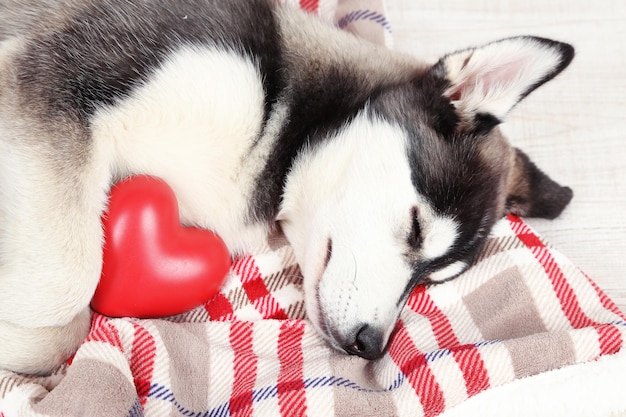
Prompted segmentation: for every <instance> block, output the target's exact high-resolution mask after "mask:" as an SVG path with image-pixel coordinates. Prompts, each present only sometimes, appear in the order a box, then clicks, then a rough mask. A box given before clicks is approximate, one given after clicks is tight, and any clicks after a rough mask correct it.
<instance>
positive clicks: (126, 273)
mask: <svg viewBox="0 0 626 417" xmlns="http://www.w3.org/2000/svg"><path fill="white" fill-rule="evenodd" d="M102 221H103V225H104V238H105V243H104V251H103V252H104V253H103V260H104V263H103V266H102V276H101V277H100V283H99V284H98V288H97V289H96V293H95V295H94V297H93V299H92V301H91V307H92V309H93V310H94V311H97V312H99V313H101V314H104V315H107V316H113V317H126V316H129V317H139V318H153V317H164V316H171V315H174V314H180V313H183V312H185V311H188V310H191V309H192V308H194V307H197V306H199V305H201V304H203V303H205V302H206V301H208V300H209V299H210V298H211V297H213V296H214V295H215V294H217V292H218V291H219V288H220V286H221V285H222V283H223V282H224V279H225V278H226V274H227V273H228V270H229V268H230V264H231V260H230V255H229V253H228V249H227V248H226V245H225V244H224V242H223V241H222V240H221V239H220V238H219V237H218V236H217V235H216V234H214V233H212V232H209V231H207V230H201V229H196V228H192V227H181V225H180V223H179V215H178V204H177V202H176V197H175V195H174V192H173V191H172V189H171V188H170V187H169V186H168V185H167V184H166V183H165V182H164V181H162V180H161V179H158V178H155V177H149V176H135V177H131V178H128V179H126V180H124V181H122V182H120V183H118V184H117V185H115V186H114V187H113V188H112V189H111V195H110V200H109V209H108V212H107V213H105V215H104V216H103V220H102Z"/></svg>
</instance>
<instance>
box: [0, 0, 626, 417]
mask: <svg viewBox="0 0 626 417" xmlns="http://www.w3.org/2000/svg"><path fill="white" fill-rule="evenodd" d="M299 3H300V5H301V6H302V7H303V8H306V9H308V10H310V11H312V12H316V13H319V14H320V15H322V16H323V17H324V18H326V19H334V20H335V21H336V22H337V24H338V25H340V26H342V27H344V28H346V29H347V30H353V31H355V32H357V33H364V34H366V36H368V37H369V38H370V39H372V40H373V41H376V42H386V43H389V42H390V37H389V33H390V31H389V28H388V23H387V21H386V20H385V18H384V14H383V13H382V4H381V3H380V2H376V1H364V0H358V1H357V0H346V1H340V2H339V4H337V3H336V2H332V1H327V2H324V1H316V0H300V2H299ZM625 340H626V316H625V315H624V314H623V313H622V312H621V311H620V310H619V309H618V308H617V307H616V306H615V304H614V303H613V302H612V301H611V300H610V299H609V298H608V297H607V296H606V295H605V294H604V293H603V292H602V291H601V290H600V289H599V288H598V287H597V286H596V284H595V283H594V282H593V281H592V280H591V279H589V278H588V277H587V276H585V275H584V274H583V273H582V272H581V271H580V270H578V269H577V268H576V267H575V266H574V265H573V264H572V263H571V262H570V261H569V260H567V259H566V258H564V257H563V256H562V255H561V254H560V253H559V252H558V251H556V250H555V249H553V248H551V247H549V246H548V245H546V244H545V243H544V242H543V241H542V240H541V239H540V238H539V237H538V236H537V235H536V234H535V233H533V231H532V230H531V229H530V228H529V227H528V226H527V225H526V224H525V223H524V222H523V221H522V220H520V219H519V218H516V217H514V216H509V217H508V218H506V219H503V220H502V221H500V222H499V223H498V224H497V225H496V227H495V228H494V230H493V231H492V234H491V236H490V238H489V241H488V243H487V245H486V246H485V248H484V250H483V252H482V254H481V255H480V257H479V258H478V259H477V260H476V261H475V264H474V265H473V266H472V267H471V268H470V269H469V270H468V271H467V272H466V273H464V274H463V275H462V276H461V277H459V278H458V279H455V280H453V281H450V282H447V283H444V284H440V285H436V286H431V287H428V288H426V287H418V288H416V290H415V291H414V292H413V293H412V294H411V296H410V298H409V300H408V303H407V306H406V308H405V309H404V311H403V313H402V315H401V318H400V320H399V322H398V324H397V326H396V329H395V331H394V333H393V336H392V339H391V341H390V344H389V347H388V350H387V352H386V354H385V355H384V357H382V358H381V359H379V360H375V361H366V360H363V359H361V358H357V357H351V356H346V355H343V354H341V353H338V352H336V351H334V350H332V349H330V348H329V347H328V346H327V345H326V343H324V342H323V341H322V340H321V339H320V338H319V336H318V335H317V333H316V332H315V330H314V329H313V328H312V326H311V325H310V324H309V323H308V322H307V320H306V313H305V310H304V300H303V294H302V283H301V275H300V272H299V269H298V266H297V265H296V263H295V260H294V256H293V253H292V251H291V249H290V248H289V246H288V245H287V242H285V241H284V240H281V239H272V241H271V245H270V244H268V245H267V247H265V248H260V249H259V250H258V251H257V253H255V254H254V255H252V256H248V257H244V258H240V259H236V260H235V262H234V263H233V266H232V269H231V272H230V274H229V277H228V279H227V281H226V283H225V285H224V286H223V288H222V290H221V292H220V293H219V294H218V295H217V296H215V297H214V298H213V299H212V300H210V301H209V302H208V303H207V304H206V305H203V306H201V307H198V308H196V309H194V310H193V311H190V312H188V313H185V314H182V315H179V316H175V317H169V318H167V319H162V320H138V319H130V318H128V319H111V318H108V317H104V316H101V315H98V314H94V315H93V326H92V330H91V333H90V335H89V336H88V338H87V339H86V340H85V342H84V343H83V345H82V346H81V347H80V349H79V350H78V352H77V353H76V355H75V356H74V357H73V358H72V359H71V360H70V361H69V362H68V364H66V365H65V366H63V367H62V368H61V369H60V370H59V371H58V372H56V373H55V374H53V375H51V376H48V377H27V376H22V375H17V374H14V373H10V372H6V371H0V416H2V417H9V416H92V417H98V416H107V417H111V416H128V417H134V416H177V415H183V416H305V415H308V416H332V415H337V416H374V415H375V416H436V415H440V414H442V413H444V412H446V411H447V410H450V409H453V408H454V407H455V406H456V405H458V404H462V403H464V402H466V401H467V400H468V399H471V398H472V397H476V396H477V395H479V394H481V393H486V392H490V391H491V392H493V391H494V390H495V389H497V388H498V387H503V386H506V385H511V384H512V383H513V382H514V381H519V380H520V379H522V378H525V377H531V376H533V375H540V374H545V373H550V371H553V372H554V370H556V369H559V368H562V367H565V366H567V365H574V364H584V363H591V362H593V361H596V360H598V359H599V358H600V357H602V356H606V355H612V354H615V353H617V352H618V351H620V350H621V349H622V347H623V345H624V343H625ZM613 356H615V355H613ZM625 398H626V397H625ZM624 402H626V400H624ZM624 402H622V403H621V405H622V406H624V407H625V409H626V404H624ZM452 411H454V409H453V410H452Z"/></svg>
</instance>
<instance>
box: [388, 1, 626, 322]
mask: <svg viewBox="0 0 626 417" xmlns="http://www.w3.org/2000/svg"><path fill="white" fill-rule="evenodd" d="M386 4H387V12H388V16H389V19H390V20H391V24H392V27H393V38H394V43H395V49H397V50H401V51H406V52H411V53H413V54H415V55H417V56H420V57H425V58H431V59H436V58H437V57H438V56H440V55H441V54H444V53H446V52H452V51H454V50H457V49H461V48H463V47H466V46H471V45H477V44H481V43H485V42H489V41H492V40H495V39H498V38H501V37H507V36H513V35H521V34H532V35H538V36H543V37H550V38H554V39H558V40H562V41H566V42H569V43H571V44H573V45H574V46H575V47H576V50H577V56H576V58H575V59H574V62H573V63H572V65H571V66H570V68H568V69H567V71H566V72H564V73H563V74H561V75H560V76H559V77H558V78H557V79H556V80H554V81H552V82H551V83H549V84H547V85H546V86H544V87H542V88H541V89H539V90H537V91H536V92H535V93H533V94H532V95H531V96H529V97H528V98H527V99H526V100H525V101H524V102H523V103H521V104H520V105H519V106H518V107H516V108H515V109H514V110H513V111H512V112H511V114H510V116H509V118H508V120H507V123H506V124H505V125H504V130H505V132H506V133H507V134H508V136H509V138H510V139H511V141H512V142H513V144H514V145H516V146H518V147H520V148H522V149H524V150H525V151H526V152H527V153H528V154H529V155H530V156H531V158H532V159H533V160H534V161H535V162H536V163H537V165H538V166H540V167H541V168H542V169H543V170H544V171H545V172H547V173H548V174H549V175H550V176H552V177H553V178H554V179H556V180H557V181H559V182H560V183H562V184H564V185H569V186H570V187H572V189H574V200H573V201H572V203H571V206H570V207H569V208H568V209H567V210H566V211H565V213H564V214H563V215H562V216H561V217H560V218H559V219H557V220H555V221H551V222H550V221H542V220H528V223H529V224H530V225H531V226H532V227H533V229H534V230H535V231H536V232H537V233H538V234H539V235H540V236H542V237H543V238H544V239H545V240H547V241H548V242H549V243H551V244H552V245H553V246H554V247H556V248H557V249H558V250H559V251H561V252H562V253H564V254H565V255H566V256H567V257H569V258H570V259H571V260H572V261H574V263H576V264H577V265H578V266H579V267H580V268H581V269H582V270H583V271H585V272H586V273H587V274H588V275H589V276H590V277H591V278H593V279H594V280H595V281H596V282H597V283H598V284H599V285H600V287H601V288H603V289H604V290H605V291H606V292H607V293H608V295H609V296H610V297H611V298H612V299H613V300H614V301H615V302H616V303H617V304H618V305H619V306H620V307H621V308H622V310H623V311H626V1H624V0H616V1H610V0H602V1H597V2H590V1H587V0H554V1H545V0H525V1H523V2H522V1H517V0H447V1H441V0H387V2H386Z"/></svg>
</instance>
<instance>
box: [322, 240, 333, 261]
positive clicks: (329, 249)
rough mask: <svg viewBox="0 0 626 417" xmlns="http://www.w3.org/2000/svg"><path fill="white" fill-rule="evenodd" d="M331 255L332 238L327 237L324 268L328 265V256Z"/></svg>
mask: <svg viewBox="0 0 626 417" xmlns="http://www.w3.org/2000/svg"><path fill="white" fill-rule="evenodd" d="M332 256H333V240H332V239H331V238H328V241H327V242H326V258H325V259H324V268H326V267H327V266H328V263H329V262H330V258H331V257H332Z"/></svg>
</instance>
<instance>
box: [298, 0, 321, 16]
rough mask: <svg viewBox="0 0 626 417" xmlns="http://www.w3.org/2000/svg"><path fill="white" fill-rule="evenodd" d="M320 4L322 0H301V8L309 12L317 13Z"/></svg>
mask: <svg viewBox="0 0 626 417" xmlns="http://www.w3.org/2000/svg"><path fill="white" fill-rule="evenodd" d="M319 6H320V0H300V8H301V9H302V10H306V11H307V12H311V13H317V11H318V9H319Z"/></svg>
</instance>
